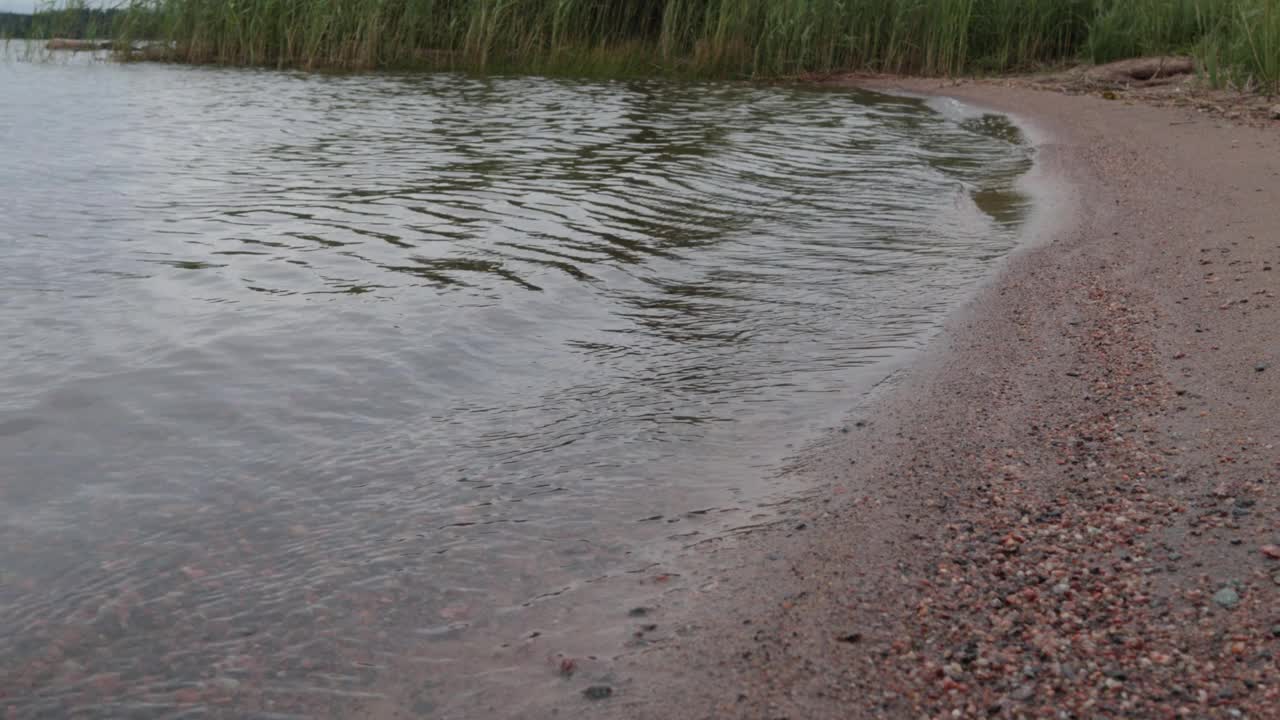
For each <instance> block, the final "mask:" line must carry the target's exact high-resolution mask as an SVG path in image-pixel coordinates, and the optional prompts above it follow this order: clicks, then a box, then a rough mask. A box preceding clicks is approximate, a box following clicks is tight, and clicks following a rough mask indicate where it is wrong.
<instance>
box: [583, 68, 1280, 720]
mask: <svg viewBox="0 0 1280 720" xmlns="http://www.w3.org/2000/svg"><path fill="white" fill-rule="evenodd" d="M857 82H858V84H862V85H870V86H872V87H873V88H874V89H900V90H907V91H912V92H921V93H935V94H943V95H948V96H952V97H955V98H958V99H960V100H962V101H966V102H970V103H974V104H978V105H981V106H985V107H988V108H991V109H994V110H997V111H1002V112H1008V113H1011V114H1014V115H1016V116H1018V117H1020V118H1022V119H1024V120H1026V121H1029V122H1030V123H1032V124H1033V125H1034V126H1036V127H1037V128H1039V129H1040V130H1041V131H1043V132H1044V133H1045V134H1046V136H1045V137H1046V141H1045V143H1044V144H1043V145H1042V147H1041V149H1040V160H1041V162H1040V168H1041V171H1042V172H1043V173H1045V174H1047V175H1048V176H1050V177H1051V178H1052V179H1053V180H1054V182H1056V183H1060V184H1059V185H1058V186H1057V187H1058V188H1060V192H1058V193H1055V194H1056V195H1057V196H1058V197H1059V199H1060V200H1062V204H1061V205H1060V206H1059V209H1064V208H1065V209H1066V211H1067V212H1066V213H1065V216H1064V217H1063V218H1059V221H1058V222H1055V223H1052V224H1049V225H1044V224H1041V225H1038V226H1036V227H1037V229H1036V230H1035V231H1034V234H1036V235H1038V237H1035V238H1032V242H1031V243H1029V245H1028V247H1027V249H1025V250H1023V251H1021V252H1019V253H1018V254H1016V255H1015V256H1014V257H1012V258H1011V259H1010V260H1009V261H1008V263H1007V264H1006V266H1005V267H1004V268H1003V269H1002V271H1001V272H1000V273H999V274H998V276H997V277H995V278H994V279H993V281H992V282H991V283H990V284H989V285H988V286H987V287H985V288H984V289H983V290H982V291H981V292H980V293H979V294H978V296H977V297H976V298H975V299H974V300H973V301H972V302H971V303H970V304H969V305H968V306H967V307H966V308H964V309H963V310H962V311H960V312H959V313H957V314H956V316H955V317H953V318H952V320H951V321H950V322H949V324H948V327H947V329H946V330H945V331H944V333H943V334H942V336H941V337H940V339H939V340H938V341H937V342H936V343H935V345H934V347H933V349H932V350H931V351H930V352H929V353H928V354H927V355H926V357H925V359H924V360H923V361H922V362H920V363H919V364H917V365H916V366H915V367H914V368H913V369H912V370H911V371H910V372H909V373H908V374H907V376H906V377H905V379H904V380H903V381H902V382H901V383H900V385H899V386H898V387H897V388H895V389H894V390H893V391H892V392H891V393H888V395H887V396H886V397H885V398H884V399H883V400H882V401H881V402H880V403H879V405H878V406H877V407H875V408H873V412H871V413H870V414H868V415H867V417H866V420H865V422H863V423H855V424H851V426H850V428H849V432H848V434H846V435H842V436H840V437H839V438H838V439H837V440H836V441H833V442H832V443H831V444H830V445H828V446H827V447H825V448H824V449H822V450H821V451H820V452H817V453H816V454H815V456H814V457H812V458H810V459H808V460H807V461H806V462H805V464H804V466H803V467H802V468H801V470H800V471H801V472H803V473H806V474H808V475H810V476H811V477H815V478H820V479H821V481H822V484H821V485H819V488H820V492H819V493H818V495H817V497H814V498H812V499H807V500H804V501H801V502H798V503H796V504H795V506H794V509H793V510H791V513H792V514H791V516H790V517H791V520H790V521H788V522H787V523H786V524H785V525H782V526H780V527H779V528H778V529H775V530H773V531H767V532H761V533H756V534H754V535H750V536H747V537H745V538H742V539H740V540H738V541H736V542H734V543H732V544H730V543H725V544H722V545H719V546H717V545H715V544H707V545H705V546H704V548H705V549H704V550H703V552H705V553H706V560H707V565H708V567H709V568H717V570H715V571H714V572H711V573H710V574H709V581H708V582H706V583H704V584H702V585H701V587H700V589H699V590H697V591H695V592H691V593H688V594H687V595H685V596H681V597H674V596H673V597H672V598H671V600H670V602H669V603H667V604H666V605H665V606H663V607H660V608H657V609H656V610H655V611H654V612H653V613H650V614H649V615H648V616H646V617H645V618H644V619H643V620H637V622H644V623H646V624H651V625H656V626H658V628H659V629H658V630H656V631H652V629H650V630H651V631H652V632H651V636H652V637H653V638H657V641H656V642H652V643H649V644H645V643H638V644H639V645H640V646H641V648H640V649H638V650H636V651H635V652H633V653H632V654H631V655H629V656H626V657H624V658H622V659H621V661H620V664H619V666H618V668H617V670H616V671H615V673H614V676H613V677H612V678H607V680H611V681H612V683H613V684H612V688H613V693H612V695H611V696H610V697H608V698H607V699H602V700H597V701H591V700H588V699H585V698H582V697H576V698H575V700H576V702H570V703H568V704H567V705H566V706H564V707H562V708H561V710H560V711H559V713H558V715H559V716H573V717H577V716H612V717H627V718H738V717H741V718H775V719H777V718H791V719H792V720H798V719H801V718H836V717H838V718H862V717H887V718H925V717H928V718H935V717H965V718H968V717H1062V718H1119V717H1135V718H1165V717H1168V718H1173V717H1192V718H1211V717H1212V718H1216V717H1223V718H1238V717H1249V718H1276V717H1280V660H1278V659H1277V657H1278V654H1280V557H1269V556H1268V554H1272V555H1276V556H1280V549H1278V548H1277V547H1276V546H1280V299H1278V298H1277V294H1280V132H1277V128H1275V127H1272V128H1254V127H1242V126H1236V125H1231V124H1228V123H1225V122H1224V121H1223V120H1221V119H1216V118H1212V117H1209V116H1207V115H1204V114H1201V113H1197V112H1194V111H1190V110H1187V109H1171V108H1159V107H1150V106H1144V105H1130V104H1126V103H1124V102H1116V101H1106V100H1102V99H1097V98H1092V97H1079V96H1077V97H1072V96H1067V95H1063V94H1060V93H1054V92H1045V91H1036V90H1031V89H1026V88H1014V87H1004V86H997V85H994V84H991V85H988V84H965V85H960V86H947V87H939V85H938V84H937V83H936V82H929V81H866V80H863V81H857Z"/></svg>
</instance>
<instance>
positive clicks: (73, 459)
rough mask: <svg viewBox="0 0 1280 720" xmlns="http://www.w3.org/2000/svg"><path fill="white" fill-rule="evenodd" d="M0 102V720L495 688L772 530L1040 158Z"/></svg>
mask: <svg viewBox="0 0 1280 720" xmlns="http://www.w3.org/2000/svg"><path fill="white" fill-rule="evenodd" d="M0 84H3V86H4V87H5V88H6V91H7V93H6V95H7V97H8V98H10V99H9V100H8V101H7V102H6V103H4V104H3V105H2V106H0V131H2V132H3V133H4V135H3V137H2V138H0V139H2V140H5V141H7V142H6V143H5V147H6V148H8V149H10V150H11V151H12V152H11V156H10V157H9V158H7V159H9V160H10V162H9V163H7V166H8V169H7V170H6V174H5V177H4V179H3V180H0V190H3V192H0V214H2V215H3V216H4V217H5V218H6V220H5V222H4V223H3V224H0V252H3V253H4V255H5V271H4V274H3V277H0V286H2V287H3V289H4V298H3V300H0V362H2V363H3V366H4V367H5V368H6V374H5V377H4V378H3V380H0V453H3V456H4V458H5V462H4V463H3V467H0V545H2V546H3V547H4V548H5V554H4V557H3V558H2V559H0V627H2V628H4V629H3V631H0V689H3V691H4V696H3V697H4V700H3V704H5V705H6V706H7V707H8V708H9V711H10V713H11V716H12V715H14V714H16V716H17V717H61V716H66V715H67V714H70V713H71V712H73V711H74V713H75V714H76V715H77V716H83V717H118V716H130V717H182V716H186V715H190V714H201V713H203V714H205V715H214V716H225V717H261V718H268V717H316V716H331V717H350V716H356V715H363V713H364V711H363V710H360V708H368V707H371V706H372V705H376V704H377V703H379V702H384V703H385V702H391V703H392V704H393V705H395V706H396V707H401V706H404V707H409V706H411V707H413V708H415V712H418V713H419V714H424V713H426V712H427V711H426V710H424V708H431V707H436V708H438V707H445V706H447V704H448V703H449V702H450V700H449V698H451V697H453V698H455V699H456V698H469V697H472V696H473V695H476V696H478V694H480V693H481V692H482V691H481V690H480V688H481V687H482V686H484V683H490V684H492V683H497V684H501V683H503V682H514V681H511V680H508V679H505V678H508V677H509V676H511V672H510V670H511V667H514V666H515V665H518V664H519V662H518V661H517V660H513V659H511V658H505V659H502V660H494V659H493V657H496V656H493V655H491V654H490V646H489V645H485V644H484V643H485V642H488V641H487V640H478V639H477V638H493V637H497V638H504V637H505V638H508V639H510V638H514V637H526V636H528V634H529V629H530V625H529V624H530V623H532V622H534V620H533V618H541V620H539V622H546V623H549V624H554V625H555V626H556V627H559V628H561V629H562V630H563V629H564V628H568V627H571V626H573V621H572V620H571V619H570V617H569V613H570V611H569V610H568V609H567V608H571V607H574V603H575V602H576V601H575V600H574V598H575V597H577V596H578V595H579V594H580V593H581V592H583V589H584V588H588V587H592V586H596V585H599V584H600V583H602V582H603V579H607V578H611V577H627V573H628V572H639V570H637V569H636V568H637V567H640V568H643V567H647V564H645V563H647V562H648V561H649V559H650V558H653V557H660V556H661V552H662V551H661V548H663V547H666V546H673V547H674V546H679V545H680V544H681V543H683V542H687V541H688V538H690V537H695V536H699V535H702V534H707V533H713V532H715V529H714V528H715V522H716V521H715V520H714V517H715V515H716V513H710V514H707V513H703V512H702V510H704V509H707V508H717V509H718V510H717V512H718V513H725V514H726V516H733V513H735V512H739V511H742V510H743V509H747V508H749V507H751V502H753V500H752V498H759V497H761V493H762V492H764V491H765V489H766V488H767V482H768V478H769V477H770V468H774V467H777V465H778V464H779V462H780V461H781V460H782V458H783V457H784V456H785V455H786V454H787V453H788V452H789V450H788V443H790V442H793V441H803V440H804V439H805V438H807V437H812V436H813V435H814V433H816V432H818V431H820V430H821V428H823V427H824V426H825V425H828V424H830V423H831V422H833V421H835V420H836V419H838V418H839V417H841V415H842V414H843V413H844V412H846V411H847V410H848V408H849V407H850V406H851V405H852V404H853V403H855V402H856V400H857V397H858V393H859V392H860V391H861V389H863V388H866V387H868V386H869V385H870V383H873V382H875V381H876V380H878V379H880V378H881V377H883V374H884V370H883V367H884V366H883V362H884V361H886V360H891V359H893V358H895V357H899V356H900V355H901V354H902V353H903V352H904V351H908V350H912V349H915V348H919V347H920V346H921V345H922V344H923V343H924V342H925V341H926V340H927V338H928V337H929V334H930V333H931V332H932V331H933V330H934V329H935V328H936V327H937V325H938V322H939V319H940V318H941V317H942V315H943V314H944V313H945V312H946V310H947V309H948V308H950V307H953V306H954V305H955V303H956V302H957V301H958V299H960V298H962V297H963V296H964V293H965V292H966V290H967V288H969V287H971V286H972V284H973V283H974V282H975V281H977V280H978V279H979V278H981V277H982V276H983V274H984V273H985V272H986V271H987V269H988V268H989V267H990V263H991V262H992V261H993V260H994V259H996V258H998V257H1000V256H1001V255H1002V254H1004V253H1005V252H1006V251H1007V250H1008V249H1009V248H1010V247H1011V245H1012V243H1013V241H1014V238H1015V235H1016V230H1017V224H1018V223H1019V222H1020V220H1021V217H1022V214H1023V212H1024V210H1025V201H1024V200H1023V199H1021V198H1020V197H1019V196H1018V195H1016V193H1011V191H1010V187H1011V183H1012V180H1013V178H1014V177H1016V176H1017V175H1018V174H1019V173H1021V172H1022V171H1024V170H1025V169H1026V168H1027V166H1028V164H1029V162H1030V161H1029V151H1028V150H1027V148H1026V147H1025V146H1023V145H1022V144H1021V142H1020V139H1019V138H1018V137H1017V134H1016V130H1014V129H1013V128H1011V126H1009V125H1008V123H1006V122H1004V121H1003V120H1000V119H998V118H990V117H981V116H974V117H949V116H945V115H943V114H939V113H937V112H934V111H932V110H930V109H929V108H928V107H926V106H925V105H924V104H922V103H920V102H917V101H913V100H905V99H898V98H887V97H881V96H874V95H867V94H859V93H850V92H845V91H839V92H836V91H817V90H810V89H796V88H782V87H759V86H751V85H741V84H680V83H667V82H573V81H562V80H549V79H539V78H516V77H497V78H490V79H474V78H467V77H461V76H448V75H439V76H429V77H420V76H406V77H400V76H394V75H379V76H350V77H323V76H312V75H302V74H290V73H277V72H266V71H230V70H213V69H199V68H179V67H163V66H153V65H140V66H123V67H122V66H115V65H110V64H92V63H81V64H71V65H67V64H61V63H51V64H39V63H36V64H31V63H12V62H2V61H0ZM16 138H21V142H18V141H16ZM695 510H696V511H697V512H693V511H695ZM659 516H661V517H662V518H663V520H662V521H660V522H659V521H648V520H652V519H653V518H655V517H659ZM642 521H644V522H642ZM671 538H675V539H674V540H672V539H671ZM642 559H643V560H645V563H641V562H640V561H641V560H642ZM486 663H490V665H486ZM503 663H506V664H503ZM424 668H426V669H424ZM472 675H475V676H476V678H483V680H478V679H470V678H471V676H472ZM405 678H409V679H411V680H412V681H411V682H410V681H405ZM423 678H429V681H427V680H424V679H423ZM397 680H400V681H405V683H404V684H405V685H406V686H408V685H413V686H414V687H420V688H422V687H425V688H427V689H426V690H422V691H421V692H422V693H423V695H422V697H417V698H416V699H413V700H412V702H410V701H408V700H405V699H404V698H403V697H399V698H397V699H394V700H389V699H388V698H389V696H388V694H387V692H388V691H387V688H388V687H390V686H392V685H395V684H396V681H397ZM414 683H417V684H416V685H414ZM406 703H407V704H406ZM442 703H443V705H442Z"/></svg>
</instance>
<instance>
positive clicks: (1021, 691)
mask: <svg viewBox="0 0 1280 720" xmlns="http://www.w3.org/2000/svg"><path fill="white" fill-rule="evenodd" d="M1035 694H1036V688H1035V686H1034V685H1031V684H1026V685H1019V686H1018V687H1017V689H1015V690H1014V691H1013V692H1011V693H1009V697H1010V698H1012V699H1014V700H1017V701H1019V702H1025V701H1027V700H1030V699H1031V698H1032V697H1035Z"/></svg>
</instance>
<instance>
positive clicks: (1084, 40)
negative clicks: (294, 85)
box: [114, 0, 1280, 86]
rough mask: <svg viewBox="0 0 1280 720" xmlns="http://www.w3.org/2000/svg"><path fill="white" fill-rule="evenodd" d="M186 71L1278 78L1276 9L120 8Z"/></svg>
mask: <svg viewBox="0 0 1280 720" xmlns="http://www.w3.org/2000/svg"><path fill="white" fill-rule="evenodd" d="M120 9H121V10H123V11H125V12H124V16H125V21H124V22H120V23H116V27H115V28H114V30H115V32H116V34H117V36H118V37H119V38H120V39H122V40H135V39H142V38H147V39H160V40H164V41H167V43H166V44H164V45H163V47H165V48H167V50H165V51H163V53H162V54H164V55H166V56H167V57H169V58H170V59H175V60H182V61H187V62H196V63H229V64H253V65H287V66H295V67H304V68H334V69H354V68H374V67H405V66H411V67H454V68H469V69H503V68H517V69H522V70H542V71H546V70H580V71H584V72H591V71H594V72H603V73H621V72H631V73H646V74H702V75H716V76H755V77H761V76H770V77H776V76H787V75H796V74H801V73H824V72H834V71H845V70H862V69H869V70H884V71H893V72H906V73H923V74H931V75H933V74H953V73H960V72H973V71H976V72H1001V71H1009V70H1017V69H1024V68H1029V67H1033V66H1036V65H1039V64H1043V63H1055V62H1061V61H1064V60H1071V59H1076V58H1081V57H1083V58H1086V59H1091V60H1095V61H1106V60H1111V59H1115V58H1119V57H1126V56H1132V55H1138V54H1146V53H1156V52H1169V51H1182V52H1194V53H1196V54H1198V55H1200V56H1201V57H1202V58H1203V59H1204V60H1205V64H1206V66H1209V65H1212V66H1213V67H1215V68H1218V69H1219V70H1220V73H1221V77H1223V78H1228V79H1235V80H1237V81H1252V82H1255V83H1262V84H1270V85H1272V86H1274V85H1275V84H1276V83H1277V82H1280V0H124V4H123V5H122V6H120Z"/></svg>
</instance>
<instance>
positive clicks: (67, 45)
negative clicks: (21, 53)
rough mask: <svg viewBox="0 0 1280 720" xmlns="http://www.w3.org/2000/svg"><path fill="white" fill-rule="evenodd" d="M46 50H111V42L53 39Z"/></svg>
mask: <svg viewBox="0 0 1280 720" xmlns="http://www.w3.org/2000/svg"><path fill="white" fill-rule="evenodd" d="M44 47H45V49H46V50H110V49H111V41H110V40H76V39H73V38H53V39H52V40H50V41H49V42H47V43H45V46H44Z"/></svg>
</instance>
